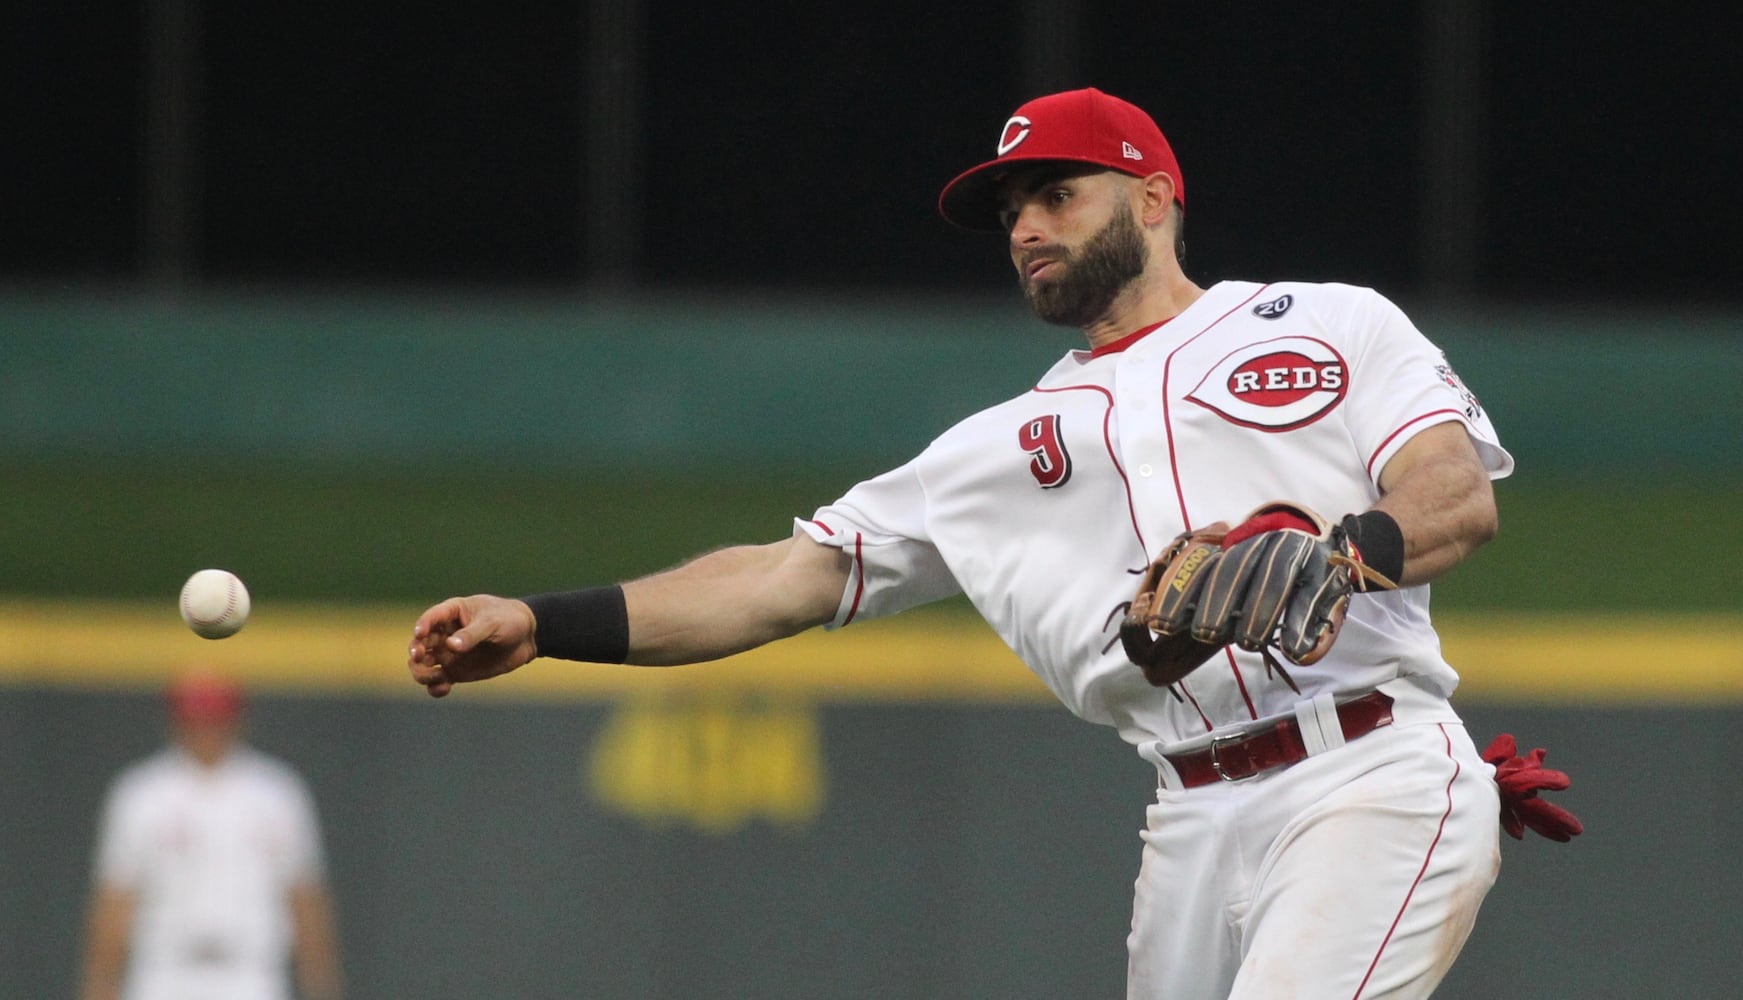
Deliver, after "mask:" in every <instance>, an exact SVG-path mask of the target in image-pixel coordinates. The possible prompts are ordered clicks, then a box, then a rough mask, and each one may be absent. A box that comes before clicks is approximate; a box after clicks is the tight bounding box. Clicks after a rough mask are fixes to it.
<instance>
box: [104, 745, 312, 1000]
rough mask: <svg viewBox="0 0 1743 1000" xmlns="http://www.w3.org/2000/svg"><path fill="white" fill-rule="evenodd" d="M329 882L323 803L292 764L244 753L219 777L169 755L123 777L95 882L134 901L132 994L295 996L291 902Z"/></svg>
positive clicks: (136, 999)
mask: <svg viewBox="0 0 1743 1000" xmlns="http://www.w3.org/2000/svg"><path fill="white" fill-rule="evenodd" d="M323 877H324V873H323V857H322V851H321V845H320V837H319V833H318V826H317V820H316V816H315V809H314V804H313V800H312V798H311V797H310V795H309V793H308V790H307V788H306V787H305V785H304V783H303V781H302V779H301V778H299V777H298V776H297V774H296V773H295V772H294V771H292V770H291V769H290V767H289V766H287V765H286V764H284V763H282V762H280V761H278V760H275V759H273V758H270V757H267V756H265V755H262V754H260V753H258V752H256V751H253V750H250V749H247V748H238V749H237V750H235V751H233V752H232V753H231V754H230V755H229V756H228V757H227V758H226V759H225V760H224V761H223V762H221V763H220V764H219V765H218V766H216V767H213V768H208V767H205V766H203V765H201V764H200V763H199V762H198V761H196V760H195V759H194V758H193V757H192V756H190V755H188V754H187V753H186V752H184V751H182V750H180V749H177V748H170V749H167V750H164V751H163V752H161V753H158V754H156V755H154V756H152V757H150V758H147V759H146V760H144V761H141V762H139V763H137V764H134V765H132V766H131V767H129V768H128V769H127V770H126V771H124V772H122V774H121V775H120V776H119V777H118V778H117V779H116V781H115V784H114V785H113V787H112V788H111V790H110V793H109V797H108V800H107V803H106V806H105V811H104V816H103V822H102V828H101V831H100V833H99V837H98V844H97V860H96V879H97V881H98V883H99V884H100V885H103V886H106V887H117V888H124V889H129V890H132V891H133V892H134V893H135V894H136V895H135V898H136V904H135V910H134V918H133V919H134V924H133V934H132V940H131V947H130V949H129V954H128V971H127V977H126V983H127V985H126V989H125V992H124V996H125V997H127V998H128V1000H167V998H172V997H174V998H203V997H211V998H213V1000H219V998H222V1000H282V998H287V997H289V996H290V995H291V993H290V988H289V983H288V979H287V972H286V960H287V958H288V955H289V950H290V944H291V933H292V928H291V922H290V912H289V907H288V893H289V890H290V889H291V888H292V887H293V886H297V885H301V884H308V883H311V882H318V881H320V880H322V879H323Z"/></svg>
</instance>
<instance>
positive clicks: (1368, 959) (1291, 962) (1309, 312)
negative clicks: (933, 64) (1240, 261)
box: [409, 90, 1512, 1000]
mask: <svg viewBox="0 0 1743 1000" xmlns="http://www.w3.org/2000/svg"><path fill="white" fill-rule="evenodd" d="M997 153H998V156H997V158H995V159H994V160H992V161H989V162H987V163H984V164H981V165H980V166H978V167H976V168H974V169H972V170H970V171H968V172H966V173H965V174H963V175H962V176H960V177H958V178H957V179H956V180H954V181H952V182H951V184H950V185H949V186H947V187H946V188H945V190H944V193H943V195H942V197H941V199H940V205H939V207H940V210H941V211H942V212H943V213H944V215H945V216H946V217H947V218H949V219H950V220H951V221H953V222H956V223H957V224H959V225H962V226H964V227H966V228H974V229H987V230H992V231H1002V232H1004V233H1006V234H1007V236H1008V240H1009V249H1010V254H1011V260H1012V264H1013V265H1014V266H1015V267H1016V269H1017V272H1018V276H1019V279H1020V281H1021V283H1022V285H1023V288H1024V291H1025V292H1026V294H1027V295H1028V298H1029V300H1030V302H1031V304H1032V305H1033V306H1034V308H1035V310H1036V312H1037V314H1038V315H1040V316H1041V317H1042V318H1043V319H1046V320H1048V321H1049V322H1053V323H1058V324H1061V325H1067V326H1075V327H1078V328H1080V329H1082V330H1083V331H1084V333H1085V335H1086V336H1087V337H1088V340H1089V344H1090V349H1089V350H1084V351H1073V352H1071V353H1069V354H1067V355H1066V356H1065V357H1064V358H1062V359H1061V360H1060V361H1059V363H1058V364H1056V365H1055V366H1054V367H1053V368H1052V370H1050V371H1049V372H1047V373H1046V374H1045V375H1043V376H1042V378H1041V380H1040V381H1039V383H1038V384H1037V385H1036V386H1035V387H1034V388H1033V389H1031V390H1029V391H1027V392H1025V393H1023V394H1022V395H1019V396H1018V397H1016V398H1014V399H1012V400H1010V401H1009V402H1006V403H1002V404H1000V405H997V406H994V407H991V408H989V409H987V410H985V411H983V412H981V413H978V414H975V415H973V416H971V417H969V418H967V419H966V420H964V421H962V422H961V423H960V424H958V425H957V426H956V427H954V428H951V429H950V430H949V431H947V432H946V433H944V434H943V435H942V436H940V437H939V438H938V439H937V440H936V441H934V442H933V443H932V445H931V446H930V447H928V448H927V449H926V450H925V451H924V453H922V454H921V455H919V456H918V457H917V458H915V459H914V460H913V461H911V462H909V463H908V464H906V465H904V466H902V467H901V468H898V469H896V470H894V471H892V472H889V473H887V474H885V475H882V476H879V477H877V478H875V479H872V480H868V481H866V482H864V483H861V484H860V485H858V486H856V487H854V488H853V489H851V490H850V491H848V492H847V493H846V495H844V496H843V497H842V498H841V499H840V500H838V501H837V502H835V503H833V504H830V505H829V506H827V507H824V508H823V509H821V510H819V511H817V512H815V514H813V515H812V516H811V517H810V518H807V519H802V520H800V521H798V522H796V528H795V534H794V537H793V538H791V539H789V540H787V541H785V542H777V543H774V544H770V545H765V546H741V547H736V548H728V549H724V550H720V551H717V552H714V553H710V554H708V555H705V556H702V557H700V558H698V559H696V560H694V561H692V562H690V563H687V564H685V565H683V566H681V567H679V568H677V569H674V570H669V571H667V572H664V573H659V574H655V575H653V576H650V577H646V578H643V579H640V580H633V581H630V582H628V583H625V584H622V585H621V586H618V587H609V588H591V589H588V590H583V591H575V592H570V593H567V594H541V595H534V596H532V597H529V598H526V599H524V600H511V599H505V598H500V597H492V596H490V595H476V596H473V597H465V598H450V599H448V600H446V601H443V602H441V603H439V604H437V605H435V606H433V607H431V608H430V609H429V610H427V611H426V612H425V613H424V614H423V615H422V616H421V617H420V618H419V620H418V623H417V625H416V626H415V627H414V630H413V643H412V645H411V647H410V650H409V667H410V670H411V673H412V676H413V679H414V680H416V681H417V682H418V683H420V684H423V685H425V686H426V688H427V689H428V690H429V691H430V693H431V694H433V695H437V696H442V695H445V694H447V693H449V691H451V690H452V688H453V686H454V685H455V684H456V683H461V682H466V681H474V680H482V679H485V678H488V677H492V676H496V675H498V674H501V673H504V672H506V671H509V670H513V669H516V668H517V667H519V666H520V665H522V664H524V663H525V662H527V661H528V660H529V659H531V658H532V657H533V656H535V655H547V656H558V657H564V658H569V659H577V660H593V661H599V662H629V663H637V664H670V663H686V662H695V661H698V660H706V659H712V658H714V657H719V656H724V655H728V654H731V653H734V652H738V651H740V650H743V649H748V648H751V647H753V646H756V645H759V644H761V643H765V642H768V641H771V640H773V639H778V638H780V637H782V636H785V635H790V634H793V633H795V632H798V631H800V630H802V629H805V628H808V627H811V626H813V625H817V624H824V625H828V626H830V627H841V626H844V625H847V624H850V623H852V622H856V621H861V620H864V619H868V618H873V617H877V616H881V615H888V614H893V613H896V612H898V611H901V610H903V609H904V608H909V607H913V606H916V605H919V604H923V603H926V602H928V601H933V600H937V599H940V598H943V597H947V596H949V595H952V594H956V593H958V592H962V593H965V594H966V595H967V596H968V597H969V599H970V600H972V602H973V603H974V606H975V607H976V608H977V609H978V610H979V611H980V613H981V614H982V615H983V616H984V617H985V618H986V620H987V621H988V622H989V623H990V624H991V625H992V627H993V628H994V629H995V630H996V631H997V632H998V634H999V635H1000V636H1001V637H1002V638H1003V639H1004V640H1005V641H1006V642H1007V643H1009V644H1010V646H1011V648H1012V649H1013V650H1015V651H1016V653H1017V654H1018V655H1019V656H1020V657H1021V658H1022V659H1023V661H1024V662H1025V663H1027V664H1028V665H1029V666H1030V667H1031V668H1032V669H1033V670H1034V671H1035V672H1036V674H1038V675H1039V676H1040V677H1041V679H1042V680H1043V681H1045V682H1046V684H1047V685H1048V687H1049V688H1051V689H1052V691H1053V692H1054V694H1056V695H1057V696H1058V697H1059V699H1060V701H1062V702H1063V703H1064V704H1065V705H1066V706H1067V707H1069V708H1070V709H1071V710H1072V711H1073V712H1075V713H1077V714H1078V715H1080V716H1082V717H1083V718H1085V719H1088V720H1090V721H1092V722H1097V723H1103V724H1106V725H1109V726H1112V727H1114V728H1116V729H1117V730H1118V731H1119V733H1120V735H1121V736H1123V737H1124V738H1125V739H1126V740H1128V741H1129V742H1131V743H1132V744H1133V745H1135V747H1136V748H1137V751H1138V752H1139V753H1140V754H1141V755H1142V756H1143V757H1144V759H1146V760H1148V761H1150V762H1152V763H1153V764H1155V765H1156V769H1157V772H1158V775H1159V781H1158V785H1159V788H1158V800H1157V803H1156V804H1155V805H1154V806H1152V807H1151V808H1150V810H1149V816H1148V825H1147V829H1146V831H1145V833H1144V835H1143V839H1144V851H1143V862H1142V868H1141V872H1140V875H1139V878H1138V880H1137V886H1136V895H1135V900H1134V905H1133V918H1132V933H1131V936H1130V939H1129V942H1128V945H1129V952H1130V959H1129V968H1128V983H1129V987H1128V988H1129V992H1130V996H1131V997H1133V998H1146V1000H1151V998H1164V997H1165V998H1167V1000H1211V998H1223V997H1239V998H1243V1000H1259V998H1265V1000H1275V998H1278V997H1290V998H1310V997H1312V998H1317V997H1327V998H1339V1000H1350V998H1354V997H1382V996H1384V997H1421V996H1426V995H1428V994H1429V992H1431V991H1432V989H1433V988H1434V986H1435V985H1436V984H1437V983H1438V982H1439V981H1440V980H1441V978H1442V977H1443V976H1444V975H1445V973H1446V971H1447V969H1448V968H1449V967H1450V965H1451V964H1452V962H1453V959H1454V958H1455V957H1456V956H1457V954H1458V952H1459V950H1460V948H1461V947H1462V945H1463V943H1464V941H1465V938H1466V935H1467V934H1468V932H1469V931H1470V928H1471V926H1472V922H1473V920H1474V919H1475V916H1476V913H1477V909H1478V906H1479V904H1480V903H1481V901H1482V899H1483V897H1484V895H1485V894H1486V893H1487V891H1488V889H1489V887H1490V885H1491V884H1492V882H1493V880H1494V878H1495V876H1496V873H1497V870H1498V866H1499V851H1498V838H1497V833H1498V829H1499V815H1498V814H1499V805H1500V803H1499V801H1498V792H1497V788H1496V784H1495V781H1494V780H1493V774H1494V772H1493V770H1492V769H1491V768H1490V767H1489V766H1488V765H1487V764H1485V763H1484V761H1483V760H1482V759H1481V758H1480V756H1479V754H1478V752H1477V751H1476V749H1475V747H1474V746H1473V745H1472V743H1471V741H1470V739H1469V738H1468V737H1467V735H1466V734H1465V731H1464V728H1463V726H1462V725H1461V724H1460V722H1459V718H1458V716H1457V714H1456V713H1455V712H1454V711H1453V709H1452V707H1451V706H1450V705H1449V703H1448V701H1447V697H1448V695H1450V694H1451V692H1452V690H1453V688H1454V687H1455V685H1456V684H1457V680H1458V678H1457V675H1456V674H1455V673H1454V671H1453V669H1452V667H1451V666H1449V665H1448V664H1447V663H1446V661H1445V660H1443V659H1442V657H1441V655H1440V646H1439V642H1438V639H1437V638H1436V635H1435V632H1434V629H1433V628H1432V626H1431V625H1430V623H1429V617H1428V588H1427V587H1426V584H1427V582H1428V581H1430V580H1432V579H1434V578H1435V577H1438V576H1439V575H1441V574H1443V573H1445V572H1446V571H1447V570H1449V569H1451V568H1452V567H1453V566H1454V565H1456V564H1457V563H1458V562H1459V561H1460V560H1462V559H1463V558H1464V557H1465V556H1466V555H1467V554H1469V553H1470V552H1471V551H1472V550H1474V549H1475V548H1476V547H1477V546H1479V545H1481V544H1482V543H1483V542H1485V541H1487V540H1488V539H1489V538H1490V537H1491V536H1492V535H1493V533H1494V531H1495V527H1496V515H1495V508H1494V498H1493V493H1492V491H1491V488H1490V484H1489V480H1490V478H1491V477H1499V476H1503V475H1506V474H1507V473H1508V472H1509V471H1510V470H1511V467H1512V460H1511V459H1510V458H1509V457H1508V455H1507V453H1506V452H1505V451H1504V450H1503V449H1502V448H1501V446H1500V445H1499V443H1498V441H1497V439H1496V437H1495V433H1494V431H1493V429H1492V428H1491V426H1490V424H1489V421H1488V419H1487V416H1486V415H1485V414H1484V413H1483V411H1482V409H1481V408H1480V407H1479V405H1478V403H1477V401H1476V398H1475V397H1474V396H1472V395H1471V394H1470V393H1469V392H1468V391H1466V390H1465V388H1464V386H1463V385H1462V383H1461V382H1460V381H1459V379H1458V377H1457V376H1456V375H1455V374H1454V373H1453V371H1452V369H1451V368H1450V367H1449V366H1448V364H1447V361H1446V359H1445V358H1444V357H1443V356H1442V355H1441V353H1440V352H1439V351H1438V350H1437V349H1436V348H1435V347H1434V346H1433V345H1432V344H1431V343H1430V342H1429V341H1427V340H1426V339H1425V338H1424V337H1423V336H1422V334H1420V333H1419V332H1417V330H1416V329H1415V328H1414V327H1413V326H1412V325H1411V323H1410V322H1409V320H1407V319H1406V318H1405V316H1404V315H1403V314H1402V313H1401V312H1400V311H1399V310H1398V309H1397V308H1396V307H1394V306H1393V305H1392V304H1391V303H1390V302H1388V301H1386V300H1385V299H1384V298H1382V297H1381V296H1380V295H1378V294H1376V293H1375V292H1373V291H1370V290H1368V289H1363V288H1356V287H1352V286H1345V285H1329V284H1306V283H1286V284H1257V283H1251V282H1239V281H1229V282H1222V283H1219V284H1216V285H1214V286H1212V287H1210V288H1209V289H1203V288H1200V287H1198V286H1197V285H1195V284H1193V283H1192V282H1191V281H1190V280H1188V279H1187V278H1186V276H1185V275H1184V273H1183V272H1182V271H1181V269H1180V264H1179V260H1178V252H1177V248H1178V237H1179V233H1180V228H1179V227H1180V225H1181V219H1182V212H1183V206H1184V201H1185V196H1184V188H1183V186H1182V183H1181V178H1180V171H1179V169H1178V166H1177V165H1176V163H1175V159H1174V155H1173V152H1172V150H1170V149H1169V147H1168V144H1167V142H1166V140H1165V139H1164V138H1163V136H1162V134H1161V132H1160V131H1159V130H1158V129H1157V127H1156V125H1155V123H1154V122H1153V121H1152V120H1151V119H1150V118H1149V116H1148V115H1146V114H1144V112H1142V111H1140V110H1139V109H1137V108H1135V107H1133V106H1132V105H1130V104H1127V103H1126V102H1124V101H1120V100H1118V99H1115V98H1112V97H1109V96H1107V95H1105V94H1102V93H1100V92H1099V91H1094V90H1082V91H1072V92H1069V93H1064V94H1054V95H1049V96H1047V97H1043V98H1039V99H1037V100H1035V101H1031V102H1029V103H1028V104H1025V105H1024V106H1023V107H1021V108H1019V109H1018V110H1017V112H1016V114H1014V115H1012V116H1011V118H1010V119H1009V120H1008V121H1007V122H1006V124H1005V127H1004V129H1003V130H1002V131H1001V133H1000V135H999V140H998V146H997ZM837 375H838V376H839V377H846V376H841V375H840V373H837ZM1276 500H1285V501H1290V502H1292V503H1294V504H1298V505H1304V506H1306V507H1309V508H1312V509H1314V510H1317V511H1319V512H1321V513H1322V514H1324V515H1326V516H1328V517H1330V518H1332V519H1333V520H1336V519H1338V518H1340V517H1342V516H1344V515H1346V514H1349V515H1357V516H1358V518H1359V519H1362V520H1363V521H1364V523H1366V524H1368V525H1370V526H1374V527H1373V530H1374V531H1375V532H1376V533H1375V534H1373V535H1372V536H1368V535H1364V536H1363V537H1362V538H1361V539H1358V544H1359V545H1367V544H1369V543H1370V542H1371V543H1372V545H1373V548H1374V551H1375V552H1376V553H1378V552H1379V551H1380V550H1381V549H1382V548H1389V549H1390V550H1391V552H1392V558H1393V559H1394V560H1395V561H1396V562H1397V563H1398V565H1397V566H1394V567H1392V568H1391V570H1390V573H1389V575H1394V576H1396V578H1397V579H1398V580H1399V581H1400V582H1401V583H1402V584H1403V588H1402V589H1400V590H1397V591H1395V592H1390V593H1375V594H1359V595H1357V596H1356V597H1355V598H1354V600H1353V602H1352V604H1351V605H1350V610H1349V620H1348V622H1347V623H1346V625H1345V626H1344V629H1343V632H1342V635H1341V637H1340V638H1339V639H1338V641H1337V643H1336V645H1335V646H1334V647H1333V648H1332V650H1331V652H1330V654H1329V655H1327V656H1326V657H1325V658H1324V659H1322V660H1320V661H1319V662H1318V663H1316V664H1314V665H1312V666H1310V667H1298V668H1294V669H1293V671H1292V673H1293V677H1294V679H1295V681H1296V682H1297V683H1298V684H1299V686H1300V689H1301V690H1300V693H1296V692H1295V691H1292V690H1290V689H1289V688H1288V687H1287V686H1285V684H1284V683H1283V681H1282V680H1281V679H1279V678H1275V677H1272V676H1269V675H1268V674H1267V672H1266V670H1265V668H1264V665H1263V663H1262V661H1261V660H1260V658H1259V657H1258V656H1257V655H1256V654H1250V653H1244V652H1237V651H1234V650H1232V649H1231V650H1224V651H1221V652H1218V653H1217V654H1216V655H1215V656H1213V658H1212V659H1211V660H1210V661H1209V662H1208V663H1206V664H1205V665H1204V666H1202V667H1200V668H1199V669H1198V670H1197V671H1196V672H1194V673H1193V674H1191V675H1190V676H1189V677H1187V678H1186V680H1185V681H1183V682H1181V683H1180V684H1178V685H1176V689H1177V691H1178V697H1176V696H1175V693H1174V692H1171V691H1170V690H1168V689H1163V688H1157V687H1152V686H1150V685H1149V684H1148V682H1147V681H1146V680H1145V678H1144V676H1143V675H1142V673H1141V672H1140V670H1139V669H1138V668H1137V667H1136V666H1134V665H1133V664H1132V663H1131V662H1130V661H1128V660H1127V658H1126V656H1125V654H1124V653H1123V651H1122V649H1121V646H1120V643H1119V641H1118V636H1117V630H1118V628H1119V625H1120V622H1121V618H1122V615H1123V612H1124V611H1125V609H1126V607H1127V606H1128V605H1127V602H1129V601H1130V600H1131V598H1132V596H1133V594H1134V592H1135V589H1136V586H1137V581H1138V576H1137V574H1138V573H1140V572H1141V571H1142V570H1143V568H1144V567H1145V565H1146V564H1147V562H1148V561H1149V560H1150V559H1151V558H1152V557H1153V556H1155V554H1156V553H1157V552H1158V551H1159V550H1160V549H1161V548H1162V547H1163V546H1164V545H1165V544H1166V543H1167V542H1169V540H1170V539H1172V538H1173V537H1174V536H1175V535H1176V534H1177V533H1179V532H1181V531H1182V530H1184V529H1188V528H1194V529H1196V528H1201V527H1204V526H1206V525H1208V524H1210V523H1212V522H1215V521H1230V522H1233V521H1236V520H1239V519H1240V518H1241V517H1242V516H1243V515H1244V514H1246V513H1247V512H1248V511H1250V510H1252V509H1253V508H1255V507H1257V506H1259V505H1260V504H1264V503H1267V502H1270V501H1276ZM1388 525H1389V526H1390V528H1389V534H1388V532H1387V531H1383V530H1381V529H1383V528H1385V527H1386V526H1388ZM1400 536H1401V537H1400ZM1388 537H1389V538H1390V539H1391V542H1390V545H1389V546H1387V545H1383V542H1385V540H1386V539H1387V538H1388ZM1375 565H1379V563H1375ZM938 667H939V669H941V670H947V669H949V664H947V663H940V664H939V665H938ZM1271 743H1275V744H1276V745H1278V746H1281V747H1284V748H1286V749H1287V750H1288V751H1289V753H1288V754H1287V755H1285V756H1281V757H1279V756H1277V755H1275V754H1269V751H1267V750H1266V747H1267V746H1269V745H1270V744H1271ZM1018 779H1019V780H1020V776H1018Z"/></svg>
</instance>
